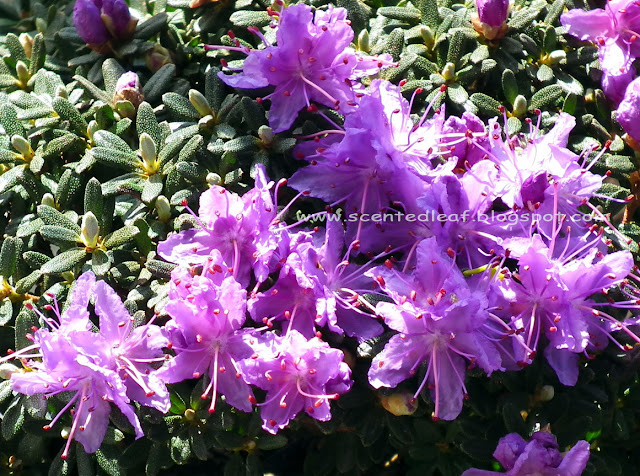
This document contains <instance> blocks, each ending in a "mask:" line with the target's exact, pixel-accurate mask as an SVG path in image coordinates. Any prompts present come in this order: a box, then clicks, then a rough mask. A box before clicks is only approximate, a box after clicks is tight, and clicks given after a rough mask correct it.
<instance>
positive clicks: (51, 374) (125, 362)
mask: <svg viewBox="0 0 640 476" xmlns="http://www.w3.org/2000/svg"><path fill="white" fill-rule="evenodd" d="M70 299H71V305H70V306H69V307H68V309H67V310H66V311H65V312H64V313H63V314H62V315H60V314H59V312H58V308H57V305H56V307H55V308H54V310H55V312H56V315H57V316H58V322H56V321H54V320H53V319H50V318H47V317H45V316H43V315H41V318H42V319H43V320H44V321H45V322H47V323H48V324H49V325H50V327H51V328H52V330H51V331H50V330H48V329H38V330H37V331H36V332H35V333H34V335H33V340H34V344H33V345H30V346H28V347H25V348H23V349H21V350H19V351H17V352H15V353H14V354H12V355H11V356H10V357H17V358H20V359H23V361H26V362H27V364H28V366H29V367H30V368H31V369H32V371H31V372H23V373H21V372H16V373H14V374H12V376H11V387H12V388H13V390H15V391H17V392H20V393H23V394H26V395H35V394H43V395H44V396H45V397H50V396H53V395H56V394H59V393H62V392H74V395H73V396H72V397H71V400H69V402H68V403H67V404H66V405H65V406H64V408H63V409H62V410H61V411H60V412H59V413H58V414H57V415H56V416H55V417H54V418H53V420H52V421H51V422H50V423H49V424H48V425H46V426H45V427H44V429H45V430H48V429H50V428H51V427H53V426H54V425H55V424H56V423H57V422H58V421H59V420H60V418H61V417H62V416H63V415H64V413H65V412H66V411H67V410H68V409H69V408H71V407H72V406H74V410H73V411H72V415H73V418H72V420H73V422H72V425H71V430H70V434H69V438H68V440H67V444H66V447H65V449H64V451H63V453H62V457H63V458H66V457H67V456H68V454H69V448H70V444H71V441H72V440H74V439H75V440H77V441H79V442H80V443H82V445H83V446H84V449H85V451H87V452H88V453H93V452H95V451H96V450H97V449H98V448H99V447H100V444H101V443H102V440H103V438H104V435H105V432H106V431H107V426H108V424H109V413H110V412H111V406H110V403H113V404H115V405H116V406H117V407H118V408H119V409H120V411H121V412H122V413H123V414H124V415H125V417H126V418H127V419H128V420H129V422H130V423H131V425H132V426H133V428H134V430H135V434H136V438H140V437H141V436H143V433H142V428H141V427H140V422H139V421H138V417H137V416H136V414H135V411H134V407H133V406H132V405H131V403H132V402H133V401H137V402H139V403H141V404H142V405H146V406H150V407H153V408H156V409H157V410H159V411H161V412H167V411H168V410H169V407H170V406H171V403H170V401H169V392H168V391H167V389H166V387H165V384H164V382H163V381H162V380H161V379H160V378H159V377H158V375H157V371H156V370H155V369H154V367H152V364H153V363H156V362H163V361H164V360H165V355H164V354H163V353H162V348H163V347H165V346H166V344H167V341H166V339H165V338H164V336H163V335H162V332H161V330H160V328H159V327H157V326H154V325H144V326H140V327H136V328H132V320H133V319H132V317H131V316H130V315H129V313H128V312H127V311H126V309H125V307H124V305H123V304H122V301H121V300H120V298H119V297H118V295H117V294H116V293H115V292H114V291H113V290H112V289H111V288H110V287H109V286H108V285H107V284H106V283H105V282H104V281H98V282H96V280H95V276H94V275H93V273H91V272H87V273H85V274H83V275H82V276H80V277H79V278H78V280H77V281H76V284H75V286H74V289H73V292H72V295H71V298H70ZM91 301H93V302H94V306H95V312H96V314H97V315H98V317H99V332H92V331H91V330H90V329H91V321H90V320H89V317H90V314H89V310H88V305H89V303H90V302H91Z"/></svg>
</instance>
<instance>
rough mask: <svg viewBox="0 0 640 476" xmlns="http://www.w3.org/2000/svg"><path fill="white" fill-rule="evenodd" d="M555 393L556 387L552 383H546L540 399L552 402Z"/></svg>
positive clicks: (541, 390)
mask: <svg viewBox="0 0 640 476" xmlns="http://www.w3.org/2000/svg"><path fill="white" fill-rule="evenodd" d="M554 395H555V389H554V388H553V386H551V385H545V386H543V387H542V388H541V389H540V396H539V398H540V401H542V402H550V401H551V400H553V397H554Z"/></svg>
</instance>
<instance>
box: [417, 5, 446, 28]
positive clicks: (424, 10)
mask: <svg viewBox="0 0 640 476" xmlns="http://www.w3.org/2000/svg"><path fill="white" fill-rule="evenodd" d="M416 5H417V7H418V9H419V10H420V12H421V14H422V20H423V23H424V24H425V25H427V26H430V27H431V28H436V27H437V26H438V25H439V24H440V14H439V13H438V2H437V0H418V2H417V4H416Z"/></svg>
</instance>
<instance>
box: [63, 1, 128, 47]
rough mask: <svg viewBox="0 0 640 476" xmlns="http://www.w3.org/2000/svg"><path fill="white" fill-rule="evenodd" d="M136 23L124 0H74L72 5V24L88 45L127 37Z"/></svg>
mask: <svg viewBox="0 0 640 476" xmlns="http://www.w3.org/2000/svg"><path fill="white" fill-rule="evenodd" d="M137 23H138V20H136V19H134V18H132V17H131V13H130V12H129V7H128V6H127V4H126V2H125V1H124V0H76V4H75V5H74V7H73V24H74V26H75V27H76V30H78V34H79V35H80V37H81V38H82V39H83V40H84V41H85V43H87V44H89V45H96V46H98V45H102V44H103V43H106V42H107V41H110V40H113V39H118V40H124V39H128V38H130V37H131V36H132V35H133V32H134V30H135V28H136V25H137Z"/></svg>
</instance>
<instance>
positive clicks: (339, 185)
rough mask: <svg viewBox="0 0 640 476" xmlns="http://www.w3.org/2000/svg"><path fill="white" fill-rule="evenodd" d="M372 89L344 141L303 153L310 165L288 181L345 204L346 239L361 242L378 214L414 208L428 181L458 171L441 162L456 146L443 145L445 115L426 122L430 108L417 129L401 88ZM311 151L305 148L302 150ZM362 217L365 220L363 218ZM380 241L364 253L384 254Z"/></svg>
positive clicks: (375, 85)
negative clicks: (444, 152) (442, 154)
mask: <svg viewBox="0 0 640 476" xmlns="http://www.w3.org/2000/svg"><path fill="white" fill-rule="evenodd" d="M369 89H370V95H369V96H365V97H363V98H362V101H361V102H360V104H359V106H358V108H357V109H356V111H354V112H353V113H351V114H350V115H348V116H347V118H346V120H345V124H344V132H342V131H334V132H336V134H335V135H336V136H338V135H344V137H343V138H342V140H341V141H339V142H332V143H330V144H328V145H327V146H326V147H325V144H323V141H320V144H319V147H317V148H316V150H315V151H313V153H311V154H308V155H304V154H303V153H302V152H301V151H300V150H299V151H298V154H297V155H298V157H299V158H304V159H306V160H307V161H309V162H310V165H309V166H307V167H304V168H302V169H300V170H298V171H297V172H296V173H295V174H294V175H293V176H292V177H291V179H290V180H289V185H290V186H292V187H293V188H295V189H296V190H305V191H308V192H309V193H310V195H311V196H313V197H316V198H320V199H322V200H324V201H325V202H327V203H329V204H330V206H332V207H333V206H336V205H338V204H344V209H345V212H346V214H347V221H348V224H349V226H348V228H347V232H348V233H347V234H348V236H349V238H352V239H353V240H360V239H361V238H362V236H363V226H364V224H365V223H372V222H377V221H379V220H375V216H376V215H377V214H379V213H381V212H384V211H387V210H389V209H391V208H392V207H393V206H400V207H402V206H404V207H405V208H406V207H409V206H411V205H412V204H413V203H414V202H415V200H416V198H417V197H418V196H420V195H422V194H423V193H425V189H426V186H427V183H428V182H430V181H432V180H434V179H435V178H436V177H437V176H438V175H440V174H444V173H446V172H447V171H449V172H450V171H451V170H453V168H454V167H455V165H456V162H457V158H454V159H452V160H450V161H446V160H445V161H444V163H442V162H443V161H442V160H441V157H440V154H439V152H440V150H441V148H442V149H445V147H446V150H447V151H448V150H449V148H450V146H451V145H452V144H451V143H450V144H448V145H443V144H442V143H441V138H442V135H443V134H442V128H443V123H444V110H441V111H440V112H439V113H438V114H436V115H435V116H434V117H433V118H432V119H429V120H427V119H426V115H427V113H428V112H429V109H430V108H427V112H425V114H424V115H423V117H422V118H421V120H420V121H419V123H418V124H417V125H415V124H414V123H413V121H412V119H411V105H412V104H411V103H410V102H408V101H407V100H406V99H404V98H403V97H402V95H401V94H400V89H399V88H398V86H395V85H393V84H391V83H389V82H388V81H381V80H374V81H373V82H372V83H371V86H370V88H369ZM414 97H415V94H414ZM412 100H413V99H412ZM448 135H449V134H448ZM452 135H454V136H455V138H456V139H457V141H458V142H461V141H465V142H466V140H467V138H466V136H465V134H464V133H460V134H452ZM449 139H450V140H449V142H452V141H451V137H449ZM453 142H454V143H455V142H456V140H455V139H454V140H453ZM307 149H308V146H307V145H305V146H304V148H303V149H302V150H304V151H307ZM362 215H366V216H365V218H362V219H359V216H362ZM378 216H379V215H378ZM369 238H371V237H369ZM379 239H380V240H381V242H380V243H375V242H372V241H373V240H371V239H369V240H368V242H369V244H368V245H367V246H362V250H363V251H373V249H376V250H378V249H384V248H386V246H387V245H388V244H390V241H388V240H387V239H386V237H384V236H380V238H379ZM382 240H384V241H382Z"/></svg>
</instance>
